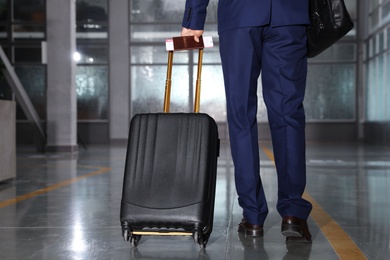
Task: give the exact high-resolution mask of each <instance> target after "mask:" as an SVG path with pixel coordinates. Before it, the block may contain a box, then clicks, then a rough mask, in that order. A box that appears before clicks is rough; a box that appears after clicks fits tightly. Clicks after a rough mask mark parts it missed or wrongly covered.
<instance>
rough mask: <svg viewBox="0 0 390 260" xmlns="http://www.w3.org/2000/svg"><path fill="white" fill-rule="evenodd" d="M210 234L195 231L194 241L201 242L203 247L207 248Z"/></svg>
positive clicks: (200, 244)
mask: <svg viewBox="0 0 390 260" xmlns="http://www.w3.org/2000/svg"><path fill="white" fill-rule="evenodd" d="M209 237H210V234H203V233H202V232H200V231H194V234H193V238H194V242H195V243H197V244H199V246H200V248H201V249H206V245H207V242H208V241H209Z"/></svg>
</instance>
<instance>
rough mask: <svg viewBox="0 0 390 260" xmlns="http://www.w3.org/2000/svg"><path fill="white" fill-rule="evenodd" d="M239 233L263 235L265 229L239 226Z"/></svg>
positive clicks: (248, 235) (255, 235) (250, 235)
mask: <svg viewBox="0 0 390 260" xmlns="http://www.w3.org/2000/svg"><path fill="white" fill-rule="evenodd" d="M238 233H241V234H244V235H245V237H263V236H264V231H263V230H247V229H245V228H241V227H239V228H238Z"/></svg>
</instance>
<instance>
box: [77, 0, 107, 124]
mask: <svg viewBox="0 0 390 260" xmlns="http://www.w3.org/2000/svg"><path fill="white" fill-rule="evenodd" d="M76 25H77V29H76V37H77V46H76V48H77V53H75V55H74V58H75V60H76V62H77V71H76V88H77V89H76V92H77V115H78V119H79V120H107V119H108V112H107V111H108V93H109V91H108V89H109V87H108V1H107V0H99V1H97V0H76Z"/></svg>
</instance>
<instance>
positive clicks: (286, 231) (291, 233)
mask: <svg viewBox="0 0 390 260" xmlns="http://www.w3.org/2000/svg"><path fill="white" fill-rule="evenodd" d="M282 234H283V236H286V237H302V236H303V232H302V228H301V227H300V226H299V225H291V224H286V225H282Z"/></svg>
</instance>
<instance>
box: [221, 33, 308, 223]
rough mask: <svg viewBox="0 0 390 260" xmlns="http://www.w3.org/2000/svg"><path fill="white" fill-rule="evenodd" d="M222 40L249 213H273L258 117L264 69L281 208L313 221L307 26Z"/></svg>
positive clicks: (240, 187) (260, 219)
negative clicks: (309, 190)
mask: <svg viewBox="0 0 390 260" xmlns="http://www.w3.org/2000/svg"><path fill="white" fill-rule="evenodd" d="M219 40H220V55H221V60H222V68H223V74H224V81H225V91H226V101H227V120H228V124H229V135H230V143H231V152H232V157H233V162H234V167H235V183H236V189H237V194H238V202H239V205H240V206H241V207H242V208H243V217H244V218H245V219H246V220H247V221H248V222H249V223H251V224H258V225H261V224H263V223H264V221H265V219H266V216H267V214H268V206H267V202H266V198H265V193H264V189H263V185H262V182H261V178H260V159H259V143H258V128H257V119H256V115H257V107H258V97H257V88H258V84H257V83H258V78H259V76H260V73H261V80H262V90H263V98H264V102H265V104H266V107H267V115H268V122H269V126H270V130H271V136H272V145H273V152H274V159H275V165H276V170H277V175H278V201H277V210H278V212H279V214H280V215H281V216H282V217H285V216H295V217H298V218H301V219H307V218H308V216H309V214H310V211H311V209H312V205H311V204H310V202H308V201H306V200H305V199H303V198H302V194H303V192H304V190H305V186H306V162H305V160H306V159H305V112H304V108H303V99H304V95H305V85H306V75H307V57H306V52H307V48H306V26H305V25H290V26H280V27H271V26H261V27H245V28H236V29H233V30H228V31H225V32H222V33H220V36H219Z"/></svg>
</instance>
